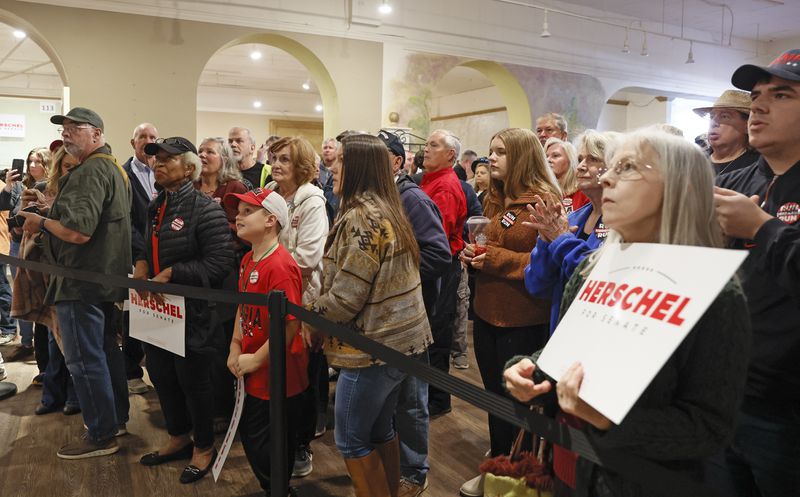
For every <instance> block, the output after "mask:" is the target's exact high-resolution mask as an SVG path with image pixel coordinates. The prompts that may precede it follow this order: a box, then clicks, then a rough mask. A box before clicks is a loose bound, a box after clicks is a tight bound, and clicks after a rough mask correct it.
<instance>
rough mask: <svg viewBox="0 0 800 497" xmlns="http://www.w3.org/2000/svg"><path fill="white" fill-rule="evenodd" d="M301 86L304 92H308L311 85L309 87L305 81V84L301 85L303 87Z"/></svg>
mask: <svg viewBox="0 0 800 497" xmlns="http://www.w3.org/2000/svg"><path fill="white" fill-rule="evenodd" d="M302 86H303V89H304V90H310V89H311V85H310V84H308V81H306V82H305V83H303V85H302Z"/></svg>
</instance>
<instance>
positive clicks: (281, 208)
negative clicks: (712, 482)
mask: <svg viewBox="0 0 800 497" xmlns="http://www.w3.org/2000/svg"><path fill="white" fill-rule="evenodd" d="M222 201H223V202H224V204H225V207H227V208H229V209H234V208H237V207H238V206H239V202H247V203H248V204H251V205H256V206H258V207H263V208H264V209H266V210H267V212H269V213H270V214H274V215H275V217H277V218H278V223H280V225H281V228H285V227H286V226H288V225H289V207H288V206H287V205H286V200H284V198H283V197H281V196H280V194H279V193H278V192H276V191H273V190H269V189H267V188H256V189H254V190H250V191H249V192H247V193H229V194H227V195H225V198H224V199H222Z"/></svg>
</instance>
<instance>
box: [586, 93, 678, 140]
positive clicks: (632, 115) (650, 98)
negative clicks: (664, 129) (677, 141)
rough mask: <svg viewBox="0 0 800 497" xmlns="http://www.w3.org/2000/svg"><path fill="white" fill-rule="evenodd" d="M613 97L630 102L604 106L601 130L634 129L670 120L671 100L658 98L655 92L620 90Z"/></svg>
mask: <svg viewBox="0 0 800 497" xmlns="http://www.w3.org/2000/svg"><path fill="white" fill-rule="evenodd" d="M611 99H613V100H618V101H623V102H628V104H627V105H619V104H609V103H606V104H605V105H604V106H603V111H602V113H601V114H600V119H599V121H598V124H597V129H599V130H600V131H620V132H624V131H633V130H635V129H638V128H642V127H645V126H650V125H652V124H659V123H669V122H670V111H669V109H670V105H669V103H670V101H669V100H664V101H662V100H663V99H662V98H659V99H656V96H655V95H653V94H647V93H636V92H632V91H619V92H617V93H615V94H614V95H612V96H611Z"/></svg>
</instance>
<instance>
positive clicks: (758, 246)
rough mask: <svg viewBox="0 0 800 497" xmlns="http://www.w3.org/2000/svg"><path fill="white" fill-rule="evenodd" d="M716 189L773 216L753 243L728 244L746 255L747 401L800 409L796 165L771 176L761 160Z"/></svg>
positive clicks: (799, 188) (799, 167) (799, 171)
mask: <svg viewBox="0 0 800 497" xmlns="http://www.w3.org/2000/svg"><path fill="white" fill-rule="evenodd" d="M717 184H718V185H719V186H721V187H723V188H728V189H731V190H735V191H737V192H739V193H743V194H744V195H747V196H751V195H759V198H760V199H761V201H762V202H763V201H764V199H765V198H766V203H765V204H764V205H763V209H764V210H765V211H766V212H767V213H769V214H771V215H773V216H776V217H775V219H772V220H771V221H768V222H767V223H765V224H764V226H762V227H761V229H760V230H758V233H756V237H755V240H733V241H732V242H731V247H732V248H736V249H747V250H749V251H750V255H749V256H748V257H747V259H746V260H745V262H744V264H742V267H741V269H740V271H739V275H740V277H741V281H742V287H743V288H744V291H745V295H746V296H747V301H748V306H749V308H750V318H751V321H752V325H753V345H752V355H751V359H750V369H749V371H748V378H747V390H746V395H747V396H749V397H756V398H759V399H766V400H768V401H770V402H771V403H772V404H779V405H785V404H787V403H791V404H794V405H795V406H796V407H795V409H800V360H798V359H800V223H799V222H798V219H800V162H798V163H797V164H795V165H794V166H792V167H791V168H790V169H789V170H788V171H786V173H784V174H783V175H781V176H775V174H774V173H773V172H772V169H771V168H770V167H769V164H767V162H766V160H765V159H764V158H763V157H762V158H761V159H759V160H758V162H756V163H755V164H753V165H751V166H748V167H746V168H744V169H740V170H738V171H733V172H731V173H729V174H723V175H722V176H720V177H719V178H717ZM787 412H791V409H788V410H787Z"/></svg>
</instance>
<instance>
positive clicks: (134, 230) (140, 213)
mask: <svg viewBox="0 0 800 497" xmlns="http://www.w3.org/2000/svg"><path fill="white" fill-rule="evenodd" d="M132 161H133V157H130V158H129V159H128V160H127V161H126V162H125V164H123V165H122V169H123V170H125V174H127V175H128V183H130V185H131V252H132V253H133V254H137V253H139V252H142V251H143V250H144V234H145V232H146V231H147V206H148V205H149V204H150V201H151V200H152V199H151V198H150V195H148V194H147V190H145V189H144V186H143V185H142V184H141V183H140V182H139V178H137V177H136V175H135V174H134V173H133V169H132V166H131V162H132Z"/></svg>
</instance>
